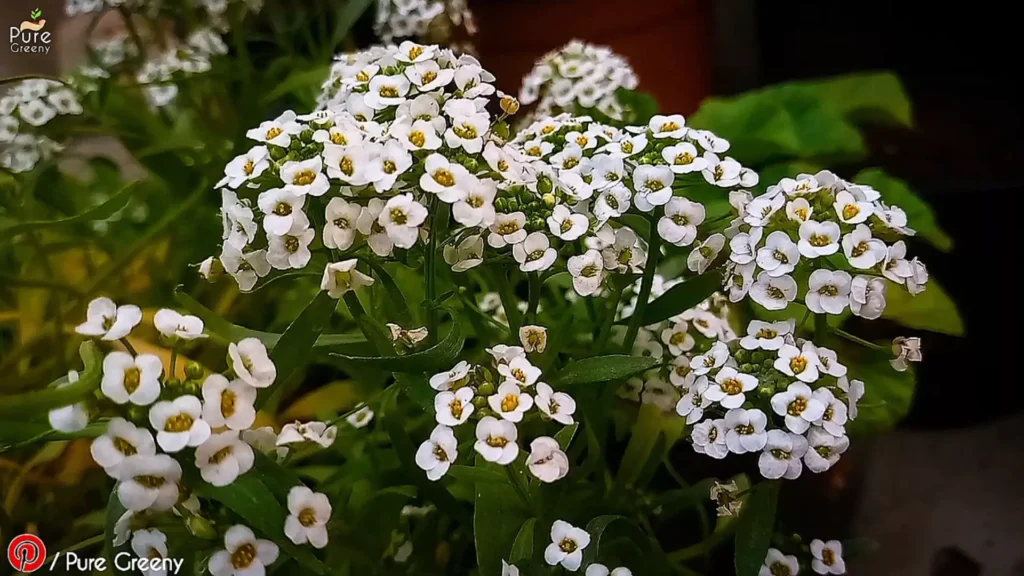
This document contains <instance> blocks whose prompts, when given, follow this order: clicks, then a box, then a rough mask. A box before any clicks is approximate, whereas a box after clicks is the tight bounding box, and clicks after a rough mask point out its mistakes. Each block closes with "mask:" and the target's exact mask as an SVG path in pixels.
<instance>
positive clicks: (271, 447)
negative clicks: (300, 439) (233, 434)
mask: <svg viewBox="0 0 1024 576" xmlns="http://www.w3.org/2000/svg"><path fill="white" fill-rule="evenodd" d="M242 440H245V441H246V442H248V443H249V445H250V446H252V447H253V448H255V449H256V450H259V451H260V452H263V453H264V454H274V455H275V456H276V457H277V459H278V460H281V459H282V458H284V457H285V456H286V455H287V454H288V448H287V447H283V446H278V445H277V432H274V429H273V428H272V427H270V426H263V427H261V428H254V429H251V430H242Z"/></svg>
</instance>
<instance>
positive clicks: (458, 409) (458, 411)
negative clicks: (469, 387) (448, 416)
mask: <svg viewBox="0 0 1024 576" xmlns="http://www.w3.org/2000/svg"><path fill="white" fill-rule="evenodd" d="M448 409H449V410H451V412H452V417H453V418H455V419H456V420H460V419H462V412H463V408H462V400H459V399H458V398H456V399H455V400H452V401H451V403H450V404H448Z"/></svg>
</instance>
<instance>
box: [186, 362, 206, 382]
mask: <svg viewBox="0 0 1024 576" xmlns="http://www.w3.org/2000/svg"><path fill="white" fill-rule="evenodd" d="M185 377H186V378H188V379H189V380H199V379H200V378H202V377H203V366H202V364H200V363H199V362H195V361H193V360H189V361H188V362H187V363H186V364H185Z"/></svg>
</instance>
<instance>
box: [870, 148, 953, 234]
mask: <svg viewBox="0 0 1024 576" xmlns="http://www.w3.org/2000/svg"><path fill="white" fill-rule="evenodd" d="M853 181H854V182H857V183H858V184H867V185H868V186H871V187H872V188H874V189H875V190H878V191H879V192H880V193H881V194H882V201H883V202H885V203H886V204H890V205H894V206H899V207H900V208H902V209H903V211H904V212H906V213H907V226H909V227H910V228H913V229H914V230H917V235H918V236H920V237H921V238H924V239H925V240H927V241H928V243H929V244H931V245H932V246H935V247H936V248H938V249H939V250H942V251H943V252H949V251H950V250H952V249H953V239H952V238H950V237H949V234H947V233H946V231H945V230H943V229H942V227H941V226H939V223H938V221H937V220H936V218H935V213H934V212H933V211H932V209H931V207H930V206H928V204H927V203H926V202H925V201H924V200H922V199H921V198H920V197H919V196H918V195H917V194H915V193H914V191H913V190H911V189H910V186H909V185H907V183H906V182H904V181H903V180H900V179H898V178H893V177H892V176H890V175H888V174H886V173H885V171H884V170H882V169H881V168H868V169H866V170H861V171H860V172H858V173H857V175H856V176H854V177H853Z"/></svg>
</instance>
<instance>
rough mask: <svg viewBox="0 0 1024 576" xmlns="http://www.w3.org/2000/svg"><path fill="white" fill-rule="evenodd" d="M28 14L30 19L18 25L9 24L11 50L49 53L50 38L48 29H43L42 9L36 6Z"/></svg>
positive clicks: (44, 25)
mask: <svg viewBox="0 0 1024 576" xmlns="http://www.w3.org/2000/svg"><path fill="white" fill-rule="evenodd" d="M28 15H29V18H30V19H29V20H25V21H23V22H22V23H21V25H20V26H11V30H10V42H11V52H15V53H27V54H49V53H50V41H51V40H52V38H51V35H50V32H49V31H43V28H44V27H46V19H45V18H43V11H42V10H40V9H39V8H36V9H35V10H32V11H31V12H29V14H28Z"/></svg>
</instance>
